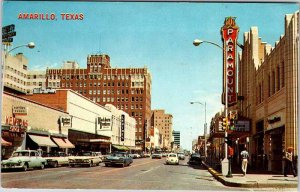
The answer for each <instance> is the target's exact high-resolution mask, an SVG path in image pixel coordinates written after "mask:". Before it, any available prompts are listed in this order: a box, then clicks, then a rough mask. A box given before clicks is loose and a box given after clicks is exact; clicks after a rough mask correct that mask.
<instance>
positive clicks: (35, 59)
mask: <svg viewBox="0 0 300 192" xmlns="http://www.w3.org/2000/svg"><path fill="white" fill-rule="evenodd" d="M298 9H299V6H298V4H296V3H290V4H288V3H285V4H279V3H277V4H275V3H248V4H247V3H179V2H171V3H158V2H155V3H145V2H143V3H140V2H133V3H129V2H126V3H122V2H112V3H109V2H106V3H103V2H94V3H93V2H77V3H72V2H32V1H31V2H20V1H18V2H13V1H10V2H4V3H3V10H4V11H3V21H2V25H3V26H5V25H9V24H15V26H16V31H17V36H16V37H14V43H13V45H14V46H17V45H20V44H26V43H27V42H29V41H34V42H35V44H36V48H35V49H33V50H29V49H26V48H22V49H18V52H23V53H24V54H25V56H27V57H28V59H29V69H30V70H41V69H45V68H46V67H50V68H54V67H60V66H61V65H62V62H63V61H66V60H76V61H77V62H78V63H79V64H80V66H81V67H82V68H85V67H86V57H87V55H88V54H93V53H99V51H100V52H101V53H107V54H108V55H109V56H110V57H111V65H112V67H129V66H131V67H144V66H145V65H146V66H147V67H148V68H149V70H150V71H151V74H152V109H165V110H166V112H167V113H170V114H172V115H173V129H174V130H176V131H180V132H181V140H182V141H181V142H182V146H183V147H184V148H187V149H191V143H192V139H196V138H197V135H199V134H203V125H204V106H201V105H191V104H189V103H190V101H199V102H203V103H204V102H206V103H207V122H208V126H209V122H210V119H211V118H212V117H213V116H214V114H215V113H216V112H218V111H220V110H221V109H222V108H223V106H222V105H221V102H220V100H221V99H220V95H221V90H222V53H221V51H220V49H218V48H217V47H214V46H212V45H209V44H203V45H201V46H200V47H194V46H193V44H192V42H193V40H194V39H195V38H200V39H203V40H209V41H213V42H216V43H218V44H221V36H220V28H221V27H222V25H223V22H224V19H225V17H227V16H235V17H237V18H236V23H237V25H239V27H240V33H239V39H238V41H239V42H241V43H243V33H244V32H247V31H249V30H250V27H252V26H257V27H258V29H259V36H260V37H262V40H263V41H265V42H267V43H269V44H271V45H273V46H274V44H275V41H277V40H279V37H280V35H281V34H283V33H284V16H285V14H289V13H294V12H295V11H297V10H298ZM19 13H44V14H46V13H49V14H50V13H55V14H56V16H57V20H55V21H38V20H18V19H17V18H18V14H19ZM60 13H83V14H84V20H82V21H71V20H61V19H60Z"/></svg>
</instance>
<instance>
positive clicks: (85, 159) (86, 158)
mask: <svg viewBox="0 0 300 192" xmlns="http://www.w3.org/2000/svg"><path fill="white" fill-rule="evenodd" d="M100 163H101V158H100V156H99V155H98V154H97V153H96V152H89V151H86V152H80V153H78V154H77V155H76V156H72V157H69V167H74V166H76V165H79V166H85V165H86V166H89V167H92V166H94V165H96V166H99V164H100Z"/></svg>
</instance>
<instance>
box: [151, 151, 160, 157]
mask: <svg viewBox="0 0 300 192" xmlns="http://www.w3.org/2000/svg"><path fill="white" fill-rule="evenodd" d="M151 158H152V159H161V158H162V154H161V153H157V152H155V153H152V155H151Z"/></svg>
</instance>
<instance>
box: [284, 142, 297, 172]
mask: <svg viewBox="0 0 300 192" xmlns="http://www.w3.org/2000/svg"><path fill="white" fill-rule="evenodd" d="M293 157H294V156H293V148H292V147H288V148H287V152H285V163H284V176H285V177H287V175H288V173H289V170H291V171H292V173H293V175H294V177H296V176H297V174H296V172H295V169H294V163H293Z"/></svg>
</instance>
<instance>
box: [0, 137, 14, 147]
mask: <svg viewBox="0 0 300 192" xmlns="http://www.w3.org/2000/svg"><path fill="white" fill-rule="evenodd" d="M11 145H12V144H11V142H8V141H5V140H4V139H3V138H2V137H1V146H11Z"/></svg>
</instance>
